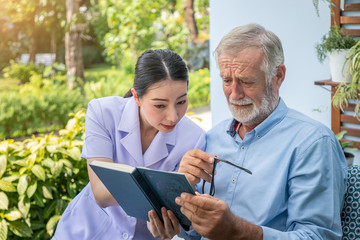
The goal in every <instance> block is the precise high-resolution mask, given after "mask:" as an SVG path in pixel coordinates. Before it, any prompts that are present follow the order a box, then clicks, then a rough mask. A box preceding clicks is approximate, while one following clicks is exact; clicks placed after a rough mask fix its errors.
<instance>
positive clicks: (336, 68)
mask: <svg viewBox="0 0 360 240" xmlns="http://www.w3.org/2000/svg"><path fill="white" fill-rule="evenodd" d="M355 44H356V41H355V40H354V39H353V37H351V36H348V35H343V34H342V33H341V31H340V28H339V27H338V26H336V25H334V26H332V27H331V29H330V31H329V32H328V33H327V34H325V35H324V36H323V37H322V39H321V43H319V44H317V45H316V47H315V48H316V51H317V56H318V59H319V61H320V62H323V61H324V60H325V59H326V57H329V62H330V71H331V79H332V81H334V82H342V81H343V80H344V78H345V77H346V79H347V81H348V82H349V81H350V80H351V78H350V75H349V74H348V73H347V72H346V70H347V66H345V65H344V64H345V62H346V58H347V56H348V52H349V49H350V48H351V47H353V46H354V45H355Z"/></svg>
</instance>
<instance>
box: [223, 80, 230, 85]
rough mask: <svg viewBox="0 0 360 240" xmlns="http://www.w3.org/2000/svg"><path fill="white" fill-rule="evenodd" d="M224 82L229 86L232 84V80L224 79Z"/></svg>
mask: <svg viewBox="0 0 360 240" xmlns="http://www.w3.org/2000/svg"><path fill="white" fill-rule="evenodd" d="M223 82H224V84H225V85H229V84H231V82H232V80H231V79H223Z"/></svg>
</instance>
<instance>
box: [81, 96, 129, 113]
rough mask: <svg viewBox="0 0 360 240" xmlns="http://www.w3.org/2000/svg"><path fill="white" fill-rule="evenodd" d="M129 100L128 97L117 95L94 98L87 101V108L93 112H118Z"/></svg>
mask: <svg viewBox="0 0 360 240" xmlns="http://www.w3.org/2000/svg"><path fill="white" fill-rule="evenodd" d="M129 100H130V98H123V97H119V96H109V97H102V98H96V99H92V100H91V101H90V102H89V105H88V109H90V110H92V111H93V112H94V113H95V114H101V115H103V114H105V115H108V114H110V115H113V114H119V113H121V112H122V111H123V109H124V108H125V106H126V104H127V102H128V101H129Z"/></svg>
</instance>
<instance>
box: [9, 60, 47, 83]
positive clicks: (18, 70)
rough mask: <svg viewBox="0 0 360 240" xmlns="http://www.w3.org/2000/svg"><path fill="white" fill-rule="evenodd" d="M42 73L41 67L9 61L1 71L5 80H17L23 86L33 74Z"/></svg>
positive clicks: (42, 68)
mask: <svg viewBox="0 0 360 240" xmlns="http://www.w3.org/2000/svg"><path fill="white" fill-rule="evenodd" d="M43 71H44V66H43V65H35V64H31V63H30V64H28V65H24V64H21V63H17V62H15V61H13V60H11V61H10V65H9V66H7V67H5V68H4V69H3V74H4V77H5V78H13V79H18V80H20V83H22V84H24V83H27V82H29V81H30V77H31V76H32V75H33V74H42V72H43Z"/></svg>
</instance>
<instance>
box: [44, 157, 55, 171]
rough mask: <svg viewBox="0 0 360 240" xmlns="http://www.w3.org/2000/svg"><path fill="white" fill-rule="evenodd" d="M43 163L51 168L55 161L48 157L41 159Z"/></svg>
mask: <svg viewBox="0 0 360 240" xmlns="http://www.w3.org/2000/svg"><path fill="white" fill-rule="evenodd" d="M41 165H43V166H44V167H47V168H49V169H51V168H53V167H54V161H53V160H52V159H51V158H46V159H44V160H42V161H41Z"/></svg>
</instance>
